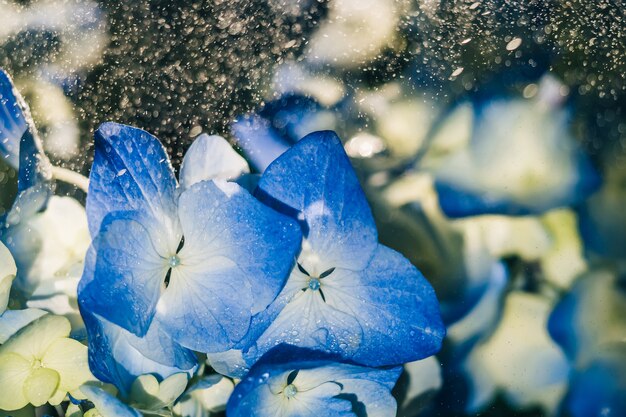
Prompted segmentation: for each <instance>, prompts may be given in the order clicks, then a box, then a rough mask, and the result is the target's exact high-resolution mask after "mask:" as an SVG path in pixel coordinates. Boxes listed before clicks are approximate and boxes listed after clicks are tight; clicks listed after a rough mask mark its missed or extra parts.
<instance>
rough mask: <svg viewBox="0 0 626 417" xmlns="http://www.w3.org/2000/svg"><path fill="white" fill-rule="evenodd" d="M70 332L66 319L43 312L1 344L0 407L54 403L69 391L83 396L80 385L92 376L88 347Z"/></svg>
mask: <svg viewBox="0 0 626 417" xmlns="http://www.w3.org/2000/svg"><path fill="white" fill-rule="evenodd" d="M69 334H70V323H69V321H68V320H67V319H66V318H64V317H60V316H53V315H45V316H43V317H41V318H39V319H37V320H35V321H34V322H32V323H31V324H29V325H28V326H26V327H24V328H23V329H22V330H20V331H19V332H18V333H16V334H15V335H14V336H12V337H11V338H10V339H9V340H8V341H7V342H6V343H5V344H3V345H2V346H0V386H2V391H1V392H0V409H3V410H18V409H20V408H22V407H24V406H26V405H27V404H29V403H30V404H32V405H34V406H40V405H43V404H45V403H46V402H49V403H50V404H53V405H55V404H59V403H60V402H61V401H63V400H64V399H65V396H66V395H67V393H68V392H69V393H70V394H71V395H72V396H74V397H75V398H84V397H83V395H82V393H81V392H80V390H79V387H80V386H81V385H82V384H84V383H85V382H87V381H89V380H92V379H93V376H92V375H91V373H90V372H89V368H88V366H87V347H86V346H84V345H82V344H81V343H80V342H77V341H76V340H73V339H70V338H68V336H69Z"/></svg>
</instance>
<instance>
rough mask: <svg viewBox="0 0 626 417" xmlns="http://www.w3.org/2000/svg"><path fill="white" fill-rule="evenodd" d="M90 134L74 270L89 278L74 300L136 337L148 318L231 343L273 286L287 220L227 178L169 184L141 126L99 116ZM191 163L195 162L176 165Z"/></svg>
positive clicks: (290, 235) (160, 156)
mask: <svg viewBox="0 0 626 417" xmlns="http://www.w3.org/2000/svg"><path fill="white" fill-rule="evenodd" d="M95 138H96V151H95V158H94V163H93V167H92V171H91V174H90V186H89V196H88V199H87V214H88V218H89V227H90V230H91V233H92V235H93V236H94V241H93V243H92V246H91V248H90V250H89V252H88V254H87V258H88V260H87V262H86V263H87V267H86V269H85V272H84V274H85V277H89V276H92V275H93V279H92V280H91V281H88V282H86V283H85V284H84V287H83V289H82V291H81V296H80V302H81V305H82V306H83V307H84V308H85V309H88V310H89V311H91V312H92V313H94V314H97V315H100V316H101V317H103V318H104V319H106V320H109V321H110V322H112V323H114V324H116V325H119V326H121V327H123V328H125V329H126V330H129V331H130V332H132V333H134V334H136V335H138V336H144V335H146V333H147V332H148V329H149V328H150V325H151V323H152V322H153V319H155V318H156V319H157V320H158V321H159V323H160V325H161V326H162V328H163V330H164V331H165V332H167V334H168V335H169V336H170V337H172V338H173V339H174V340H175V341H176V342H178V343H180V344H181V345H183V346H185V347H187V348H190V349H193V350H198V351H204V352H209V351H220V350H225V349H229V348H230V347H232V346H234V344H235V343H237V342H238V341H239V340H241V339H242V338H243V337H244V336H245V335H246V333H247V331H248V328H249V326H250V319H251V316H252V315H254V314H256V313H259V312H260V311H262V310H264V309H265V308H266V307H267V305H268V304H269V303H271V301H272V300H273V299H274V298H275V297H276V295H277V293H278V292H279V291H280V289H281V288H282V286H283V284H284V281H285V277H286V276H287V274H288V273H289V270H290V268H291V266H292V264H293V259H294V257H295V255H296V253H297V251H298V249H299V245H300V240H301V237H300V231H299V229H298V227H297V225H296V224H295V223H294V222H293V221H291V220H289V219H288V218H286V217H285V216H283V215H280V214H278V213H277V212H275V211H273V210H271V209H270V208H268V207H266V206H264V205H262V204H261V203H259V202H258V201H257V200H255V199H254V198H253V197H252V196H251V195H250V194H249V193H248V192H247V191H245V190H244V189H243V188H241V187H240V186H238V185H237V184H234V183H230V182H226V181H223V180H215V181H200V182H196V183H194V184H192V185H190V186H188V188H184V189H181V188H179V187H178V185H177V182H176V178H175V176H174V172H173V169H172V167H171V165H170V163H169V160H168V158H167V155H166V152H165V149H164V148H163V146H162V145H161V144H160V143H159V141H158V140H157V139H156V138H155V137H154V136H152V135H150V134H148V133H147V132H145V131H143V130H140V129H136V128H132V127H128V126H123V125H118V124H114V123H105V124H104V125H102V126H101V127H100V128H99V129H98V131H97V132H96V135H95ZM188 155H189V154H188ZM195 160H197V161H202V158H197V159H195ZM190 161H191V160H190ZM193 169H198V170H200V169H202V167H201V166H198V165H197V164H194V163H188V164H186V165H185V170H193ZM181 177H183V178H185V177H187V174H186V173H185V172H182V173H181ZM191 177H194V176H193V175H192V176H191ZM90 258H95V261H90V260H89V259H90ZM90 266H92V267H93V270H90V269H89V268H90Z"/></svg>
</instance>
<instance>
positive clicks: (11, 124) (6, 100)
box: [0, 69, 28, 169]
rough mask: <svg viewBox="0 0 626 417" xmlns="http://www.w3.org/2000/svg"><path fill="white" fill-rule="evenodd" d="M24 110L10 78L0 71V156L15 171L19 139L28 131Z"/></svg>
mask: <svg viewBox="0 0 626 417" xmlns="http://www.w3.org/2000/svg"><path fill="white" fill-rule="evenodd" d="M25 108H26V103H24V100H23V99H22V97H21V95H20V94H19V93H18V92H17V90H16V89H15V87H14V86H13V81H12V80H11V77H10V76H9V74H7V73H6V72H5V71H4V70H2V69H0V156H2V158H3V159H4V160H6V161H7V162H8V163H9V165H11V166H12V167H13V168H15V169H17V167H18V165H19V154H20V139H21V138H22V136H23V135H24V133H25V132H26V131H27V130H28V124H27V122H26V117H25V115H24V109H25Z"/></svg>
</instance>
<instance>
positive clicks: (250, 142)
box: [231, 115, 290, 172]
mask: <svg viewBox="0 0 626 417" xmlns="http://www.w3.org/2000/svg"><path fill="white" fill-rule="evenodd" d="M231 130H232V133H233V136H234V137H235V141H236V142H237V145H239V146H240V147H241V148H242V149H243V153H244V155H245V156H246V159H248V161H250V164H251V165H252V167H254V169H256V170H257V171H259V172H263V171H265V169H266V168H267V167H268V165H269V164H271V163H272V161H274V160H275V159H276V158H278V157H279V156H280V155H281V154H283V153H284V152H285V151H286V150H287V149H289V145H290V144H289V142H287V141H285V140H284V139H283V138H281V137H280V135H279V134H278V132H276V131H275V130H274V129H273V128H272V126H271V125H270V122H269V121H267V120H265V119H263V118H261V117H259V116H255V115H252V116H248V117H245V118H241V119H238V120H237V121H235V122H234V123H233V124H232V126H231Z"/></svg>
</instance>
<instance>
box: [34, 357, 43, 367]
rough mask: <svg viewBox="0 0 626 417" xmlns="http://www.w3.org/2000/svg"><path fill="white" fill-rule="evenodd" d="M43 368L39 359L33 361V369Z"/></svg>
mask: <svg viewBox="0 0 626 417" xmlns="http://www.w3.org/2000/svg"><path fill="white" fill-rule="evenodd" d="M41 367H43V365H42V363H41V359H35V360H34V361H33V369H37V368H41Z"/></svg>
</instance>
